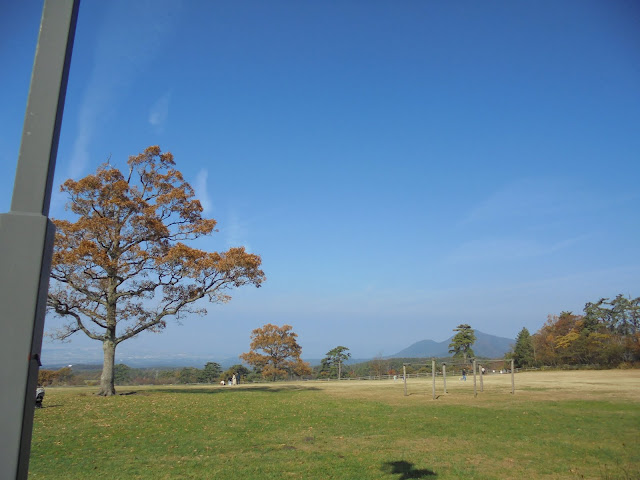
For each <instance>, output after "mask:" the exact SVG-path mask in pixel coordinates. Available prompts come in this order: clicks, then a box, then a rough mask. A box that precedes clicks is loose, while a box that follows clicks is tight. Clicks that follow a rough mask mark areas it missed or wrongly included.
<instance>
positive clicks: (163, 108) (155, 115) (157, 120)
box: [149, 92, 171, 132]
mask: <svg viewBox="0 0 640 480" xmlns="http://www.w3.org/2000/svg"><path fill="white" fill-rule="evenodd" d="M169 100H171V92H166V93H165V94H164V95H162V96H161V97H160V98H159V99H158V100H156V102H155V103H154V104H153V105H152V106H151V109H150V111H149V123H150V124H151V126H152V127H154V128H155V129H156V131H159V132H161V131H162V130H163V129H164V125H165V123H166V122H167V119H168V118H169Z"/></svg>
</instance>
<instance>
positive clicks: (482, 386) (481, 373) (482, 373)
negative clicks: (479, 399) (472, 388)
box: [480, 365, 484, 392]
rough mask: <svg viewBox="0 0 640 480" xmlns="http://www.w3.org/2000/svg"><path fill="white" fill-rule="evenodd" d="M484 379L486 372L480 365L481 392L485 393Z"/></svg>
mask: <svg viewBox="0 0 640 480" xmlns="http://www.w3.org/2000/svg"><path fill="white" fill-rule="evenodd" d="M482 377H484V371H483V370H482V365H480V391H481V392H484V382H483V379H482Z"/></svg>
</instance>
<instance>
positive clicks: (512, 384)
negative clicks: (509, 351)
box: [511, 358, 516, 395]
mask: <svg viewBox="0 0 640 480" xmlns="http://www.w3.org/2000/svg"><path fill="white" fill-rule="evenodd" d="M514 370H515V368H514V362H513V358H512V359H511V394H512V395H513V394H514V393H516V381H515V378H514V376H513V372H514Z"/></svg>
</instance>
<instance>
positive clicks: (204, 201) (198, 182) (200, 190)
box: [193, 168, 213, 215]
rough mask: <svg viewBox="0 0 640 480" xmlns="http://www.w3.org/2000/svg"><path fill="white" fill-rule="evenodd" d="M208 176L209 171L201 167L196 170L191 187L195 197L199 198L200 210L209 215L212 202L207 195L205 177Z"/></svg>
mask: <svg viewBox="0 0 640 480" xmlns="http://www.w3.org/2000/svg"><path fill="white" fill-rule="evenodd" d="M208 178H209V171H208V170H207V169H206V168H203V169H202V170H200V171H199V172H198V174H197V175H196V178H195V180H194V182H193V189H194V190H195V192H196V198H197V199H198V200H200V205H202V210H203V212H204V213H205V214H206V215H211V213H212V210H213V202H212V201H211V197H210V196H209V190H208V187H207V179H208Z"/></svg>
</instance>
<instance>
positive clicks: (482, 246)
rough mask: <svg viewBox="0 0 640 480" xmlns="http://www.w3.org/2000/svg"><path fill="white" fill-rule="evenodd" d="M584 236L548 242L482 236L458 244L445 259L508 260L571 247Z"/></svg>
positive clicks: (541, 254)
mask: <svg viewBox="0 0 640 480" xmlns="http://www.w3.org/2000/svg"><path fill="white" fill-rule="evenodd" d="M586 238H588V235H580V236H576V237H570V238H565V239H562V240H557V241H550V242H549V241H545V240H537V239H533V238H523V237H506V238H505V237H502V238H483V239H478V240H472V241H469V242H465V243H463V244H461V245H459V246H458V247H456V248H455V249H453V250H452V251H451V252H450V253H449V254H448V255H447V257H446V259H447V260H448V261H450V262H453V263H466V262H489V261H490V262H495V261H501V262H508V261H513V260H517V259H526V258H534V257H540V256H544V255H550V254H553V253H556V252H559V251H561V250H564V249H566V248H571V247H573V246H575V245H576V244H578V243H579V242H581V241H583V240H585V239H586Z"/></svg>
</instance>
